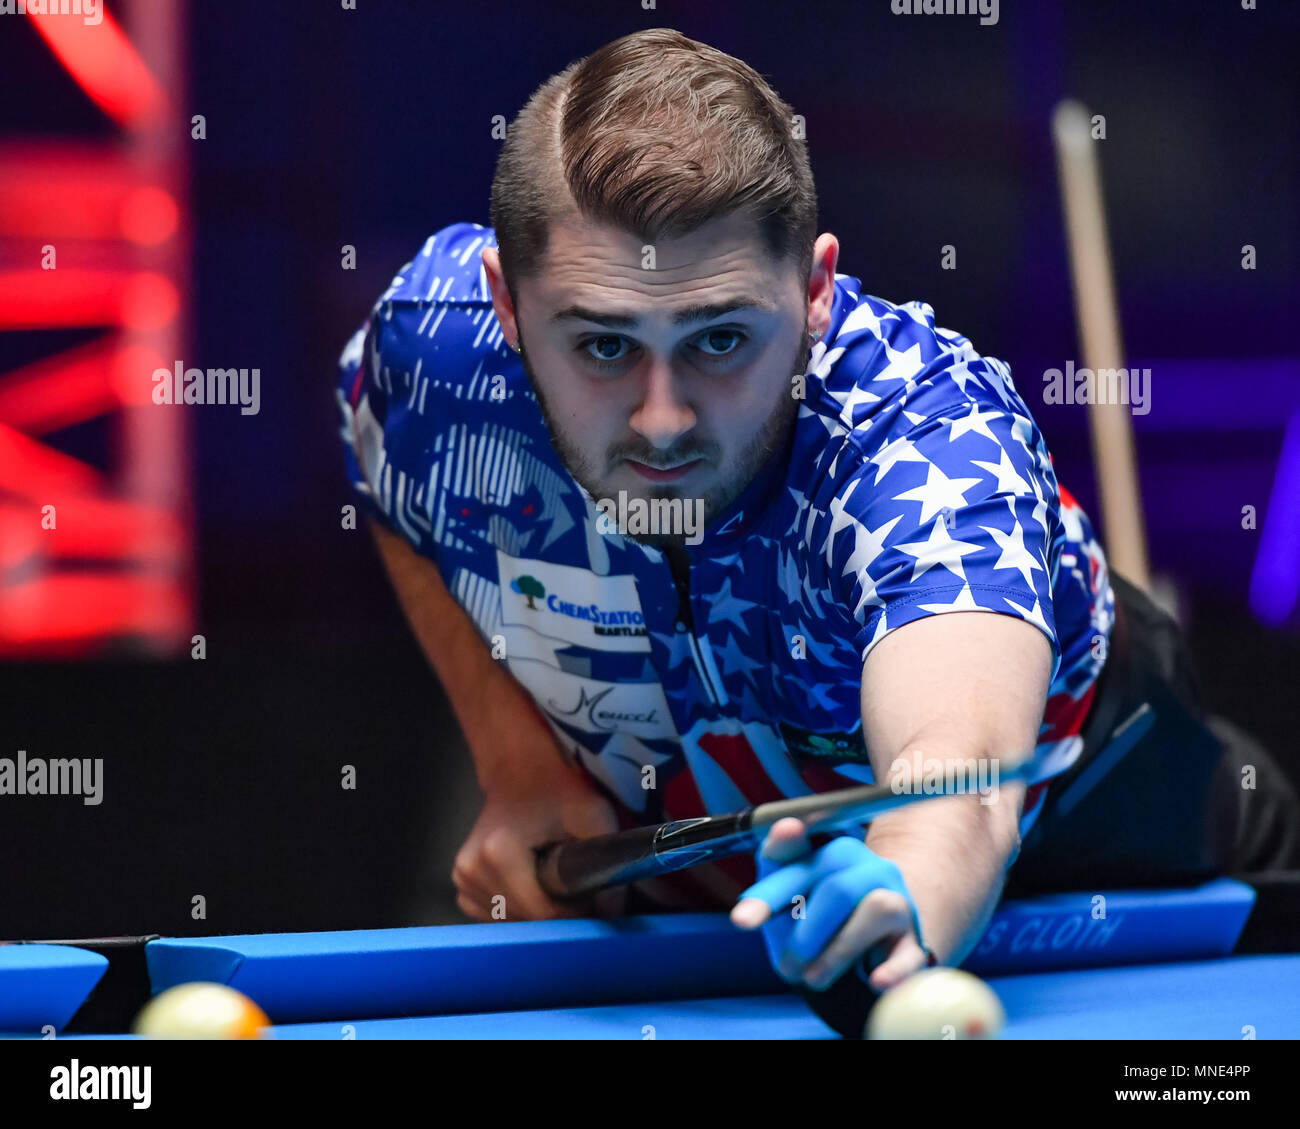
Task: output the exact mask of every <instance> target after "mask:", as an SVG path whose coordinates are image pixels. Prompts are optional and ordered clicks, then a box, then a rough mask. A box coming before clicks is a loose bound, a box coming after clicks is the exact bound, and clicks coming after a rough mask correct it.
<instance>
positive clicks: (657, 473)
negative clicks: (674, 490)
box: [627, 459, 704, 482]
mask: <svg viewBox="0 0 1300 1129" xmlns="http://www.w3.org/2000/svg"><path fill="white" fill-rule="evenodd" d="M703 461H704V460H703V459H691V460H690V461H689V462H685V463H677V464H676V465H674V466H670V467H656V466H650V465H649V464H648V463H642V462H637V460H636V459H628V460H627V465H628V466H630V467H631V468H632V469H633V470H634V471H636V473H637V474H639V475H640V476H641V477H642V478H645V479H648V480H649V481H651V482H676V481H677V480H678V479H679V478H685V477H686V475H688V474H690V472H691V471H693V470H694V469H695V468H696V467H697V466H699V465H700V463H702V462H703Z"/></svg>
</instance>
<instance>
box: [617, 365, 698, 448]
mask: <svg viewBox="0 0 1300 1129" xmlns="http://www.w3.org/2000/svg"><path fill="white" fill-rule="evenodd" d="M695 423H696V416H695V410H694V409H693V408H692V407H691V406H690V404H688V403H687V402H686V401H685V400H684V399H683V398H682V395H681V389H680V388H679V386H678V381H677V379H676V378H675V377H674V376H673V372H672V369H671V368H670V367H669V366H668V365H666V364H663V363H662V362H656V363H655V364H654V365H652V366H651V368H650V370H649V372H648V374H647V376H646V385H645V395H644V396H643V397H642V399H641V403H640V404H639V405H638V406H637V409H636V411H634V412H633V413H632V416H631V418H630V419H629V420H628V424H629V426H630V427H631V428H632V430H633V431H635V432H636V433H637V434H638V435H640V436H641V437H642V438H643V439H645V440H646V442H647V443H650V444H652V445H653V446H655V447H657V448H659V449H660V450H665V451H666V450H668V449H669V448H670V447H671V446H672V445H673V444H674V443H676V442H677V440H678V439H680V438H681V437H682V436H683V435H685V434H686V433H687V432H688V431H690V429H691V428H692V427H694V426H695Z"/></svg>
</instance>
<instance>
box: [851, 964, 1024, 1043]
mask: <svg viewBox="0 0 1300 1129" xmlns="http://www.w3.org/2000/svg"><path fill="white" fill-rule="evenodd" d="M1006 1021H1007V1016H1006V1012H1005V1011H1003V1010H1002V1001H1001V1000H999V999H998V998H997V996H996V995H994V993H993V989H992V988H990V987H989V986H988V985H987V984H985V983H984V981H983V980H981V979H980V978H979V977H978V976H972V975H971V974H970V973H969V972H963V971H962V970H961V969H960V968H923V969H922V970H921V971H920V972H914V973H913V974H912V975H911V976H909V977H908V978H907V979H906V980H904V981H903V982H902V983H901V984H899V985H897V986H896V987H894V988H891V989H890V990H889V991H887V992H886V993H885V994H884V995H882V996H881V997H880V999H879V1000H877V1001H876V1004H875V1006H874V1007H873V1008H872V1009H871V1014H870V1015H869V1016H868V1018H867V1030H866V1036H867V1038H868V1039H996V1038H997V1037H998V1036H999V1035H1000V1034H1001V1033H1002V1028H1003V1027H1004V1026H1005V1024H1006Z"/></svg>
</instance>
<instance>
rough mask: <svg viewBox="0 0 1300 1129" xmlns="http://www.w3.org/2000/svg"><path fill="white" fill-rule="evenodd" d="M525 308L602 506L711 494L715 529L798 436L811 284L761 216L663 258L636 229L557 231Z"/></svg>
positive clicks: (526, 351) (568, 444)
mask: <svg viewBox="0 0 1300 1129" xmlns="http://www.w3.org/2000/svg"><path fill="white" fill-rule="evenodd" d="M647 261H651V262H652V263H653V269H650V268H649V267H648V266H647V265H646V263H647ZM516 299H517V305H516V306H515V310H514V314H515V319H516V324H517V328H518V333H519V344H520V346H521V350H522V357H523V363H524V368H525V371H526V372H527V373H528V376H529V378H530V380H531V381H532V384H533V389H534V391H535V392H536V393H537V398H538V400H539V402H540V403H541V406H542V412H543V414H544V416H545V419H546V423H547V426H548V427H549V428H550V432H551V437H552V440H553V442H554V444H555V447H556V450H557V451H558V452H559V454H560V457H561V458H562V459H563V460H564V462H565V464H566V466H567V467H568V469H569V472H570V473H571V474H572V475H573V477H574V478H575V479H576V480H577V481H578V483H579V484H580V485H581V486H582V487H583V488H584V489H585V490H586V491H587V492H588V493H589V494H590V495H591V496H592V497H593V498H594V499H596V500H597V501H599V500H601V499H604V498H609V499H615V500H616V499H618V497H619V493H620V491H623V492H626V496H627V498H628V499H629V500H632V499H638V498H639V499H645V500H650V499H655V498H669V499H671V498H681V499H683V500H684V501H686V502H688V503H693V502H694V500H696V499H701V500H702V501H703V507H704V520H705V522H706V523H708V522H711V521H713V520H714V519H715V518H716V516H717V515H718V514H719V513H720V512H721V511H722V510H723V509H725V508H726V506H727V505H728V504H729V503H730V502H731V501H732V500H734V499H735V498H736V497H737V496H738V495H739V494H740V493H741V491H743V490H744V488H745V486H747V485H748V483H749V482H750V481H751V480H752V479H753V477H754V475H755V474H756V473H757V471H758V470H759V468H760V467H761V466H762V465H763V463H764V462H765V461H766V459H767V457H768V456H769V455H770V454H772V453H773V452H774V451H776V450H778V449H779V448H780V447H781V446H782V445H783V443H784V442H785V439H786V438H787V436H788V435H789V431H790V426H791V423H792V421H793V419H794V417H795V415H796V412H797V409H798V402H797V401H796V400H795V399H794V397H793V396H792V395H791V378H792V377H793V376H794V375H795V374H796V373H803V372H804V370H805V368H806V365H807V361H808V351H809V344H808V335H807V326H808V291H807V280H804V279H801V278H800V277H799V275H798V272H797V270H796V268H795V266H794V264H793V263H790V262H774V261H771V260H770V259H769V257H768V256H767V254H766V253H765V251H764V249H763V246H762V243H761V242H760V239H759V232H758V228H757V225H756V224H754V223H753V222H752V221H749V220H744V219H740V218H738V217H727V218H724V219H720V220H714V221H712V222H710V223H709V224H708V225H707V226H705V227H703V228H701V229H699V230H698V231H696V232H694V233H692V234H691V235H688V236H682V237H680V238H676V239H671V240H666V241H664V242H662V243H659V244H656V245H655V246H654V248H653V259H652V260H648V258H647V251H646V249H645V248H643V246H642V244H641V242H640V241H639V240H637V239H636V238H635V237H634V236H632V235H629V234H627V233H625V232H621V231H617V230H614V229H612V228H609V227H605V226H603V225H595V224H591V223H589V222H587V221H585V220H582V219H578V218H574V219H570V220H567V221H557V222H556V223H555V224H554V225H553V226H552V228H551V231H550V238H549V245H548V249H547V256H546V260H545V263H544V265H543V267H542V269H541V270H540V271H539V272H538V273H537V275H536V276H535V277H529V278H525V279H522V280H520V282H519V285H518V292H517V294H516Z"/></svg>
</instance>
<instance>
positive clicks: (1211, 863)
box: [1006, 573, 1300, 897]
mask: <svg viewBox="0 0 1300 1129" xmlns="http://www.w3.org/2000/svg"><path fill="white" fill-rule="evenodd" d="M1111 583H1112V586H1113V587H1114V590H1115V604H1116V611H1115V625H1114V630H1113V633H1112V637H1111V646H1110V651H1109V654H1108V655H1107V659H1106V665H1105V667H1104V668H1103V670H1102V674H1101V678H1100V681H1099V683H1098V687H1097V693H1096V696H1095V698H1094V701H1093V705H1092V707H1091V709H1090V711H1089V715H1088V718H1087V720H1086V722H1085V725H1084V730H1083V738H1084V751H1083V754H1082V756H1081V757H1080V760H1079V762H1078V763H1077V764H1075V765H1074V766H1072V767H1071V769H1070V771H1069V772H1068V773H1066V774H1065V775H1064V776H1063V777H1061V778H1060V779H1058V780H1057V781H1054V782H1053V784H1052V785H1051V786H1050V787H1049V789H1048V794H1047V798H1046V800H1045V801H1044V808H1043V811H1042V813H1041V814H1040V815H1039V818H1038V820H1037V822H1036V823H1035V824H1034V826H1033V827H1032V828H1031V829H1030V831H1029V833H1028V834H1027V835H1026V836H1025V840H1024V842H1023V843H1022V845H1021V851H1020V856H1019V858H1018V859H1017V860H1016V862H1015V864H1014V865H1013V866H1012V868H1011V871H1010V873H1009V874H1008V877H1007V886H1006V896H1008V897H1016V896H1019V895H1023V894H1030V893H1035V892H1041V891H1048V890H1079V889H1096V888H1097V887H1099V886H1127V887H1136V886H1172V885H1185V884H1191V883H1196V882H1203V881H1206V880H1208V879H1209V878H1212V877H1214V876H1216V875H1223V874H1247V873H1257V872H1260V871H1267V870H1294V869H1300V800H1297V796H1296V791H1295V788H1294V787H1293V786H1292V784H1291V782H1290V781H1289V780H1288V779H1287V777H1286V775H1285V774H1284V773H1283V772H1282V770H1281V769H1280V768H1279V767H1278V766H1277V764H1276V763H1275V762H1274V761H1273V759H1272V757H1270V756H1269V754H1268V752H1267V751H1266V750H1265V749H1264V748H1262V747H1261V746H1260V745H1259V744H1258V743H1257V742H1256V741H1254V740H1253V739H1252V738H1251V737H1250V736H1249V735H1247V734H1246V733H1245V732H1243V731H1242V730H1241V729H1239V728H1238V727H1237V726H1235V725H1233V724H1232V723H1230V722H1228V721H1226V720H1224V719H1222V718H1218V717H1213V716H1209V715H1207V714H1206V713H1205V712H1204V710H1203V709H1202V707H1201V704H1200V693H1199V688H1198V684H1197V680H1196V677H1195V674H1194V672H1193V670H1192V666H1191V661H1190V657H1189V654H1188V650H1187V646H1186V643H1185V641H1184V639H1183V636H1182V632H1181V631H1180V629H1179V628H1178V625H1177V624H1176V623H1175V622H1174V620H1173V619H1172V618H1170V617H1169V616H1168V615H1167V614H1165V612H1164V611H1162V610H1161V609H1160V608H1159V607H1157V606H1156V605H1155V604H1154V603H1153V602H1152V601H1151V600H1150V599H1149V598H1148V597H1147V596H1146V595H1145V594H1144V593H1143V592H1142V591H1141V590H1140V589H1138V588H1136V587H1134V586H1133V585H1132V584H1130V583H1129V582H1128V581H1126V580H1125V579H1124V578H1123V577H1121V576H1116V575H1115V574H1113V573H1112V575H1111ZM1144 706H1145V707H1147V710H1144V709H1143V707H1144ZM1148 710H1149V713H1148V712H1147V711H1148ZM1133 719H1136V720H1133ZM1126 722H1131V728H1129V729H1127V730H1125V723H1126ZM1144 726H1149V727H1148V728H1145V730H1144V731H1143V727H1144ZM1117 731H1118V733H1119V736H1118V738H1117V736H1116V734H1117ZM1138 732H1142V735H1141V736H1140V737H1139V738H1138V739H1137V740H1136V743H1133V744H1131V746H1130V745H1129V741H1128V740H1126V734H1127V735H1128V736H1129V737H1130V738H1131V735H1132V734H1134V733H1138ZM1116 756H1118V759H1116ZM1111 761H1113V763H1108V762H1111ZM1103 767H1104V769H1105V770H1104V771H1099V770H1101V769H1102V768H1103Z"/></svg>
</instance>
